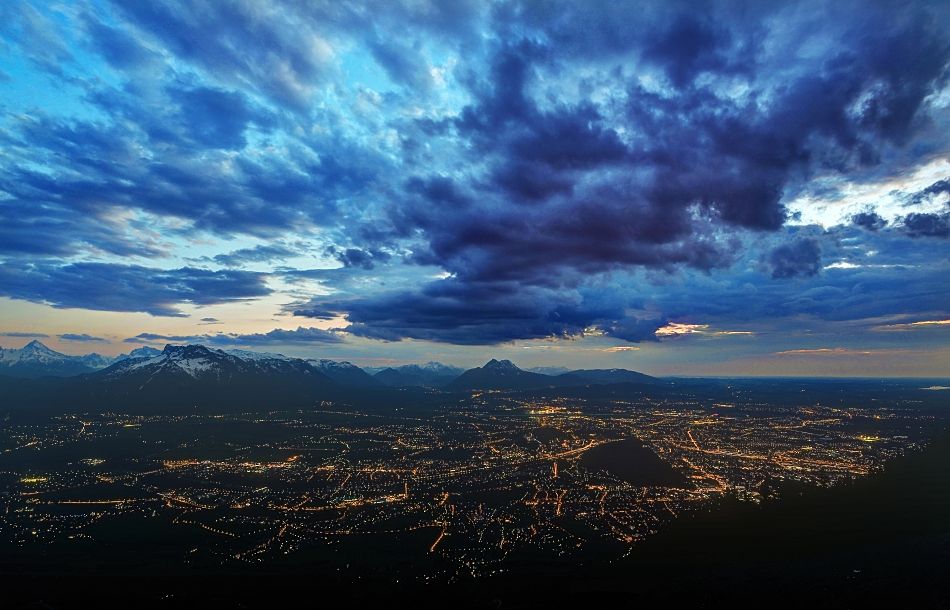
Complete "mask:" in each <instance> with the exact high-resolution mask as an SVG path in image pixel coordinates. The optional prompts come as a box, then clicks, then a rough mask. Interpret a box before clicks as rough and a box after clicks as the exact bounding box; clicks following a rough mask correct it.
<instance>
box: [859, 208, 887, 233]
mask: <svg viewBox="0 0 950 610" xmlns="http://www.w3.org/2000/svg"><path fill="white" fill-rule="evenodd" d="M851 222H852V223H853V224H854V225H856V226H859V227H861V228H863V229H867V230H868V231H880V230H881V229H883V228H884V227H885V226H886V225H887V221H886V220H885V219H884V218H882V217H881V216H880V215H879V214H877V213H876V212H874V211H870V210H869V211H867V212H858V213H857V214H855V215H854V216H852V217H851Z"/></svg>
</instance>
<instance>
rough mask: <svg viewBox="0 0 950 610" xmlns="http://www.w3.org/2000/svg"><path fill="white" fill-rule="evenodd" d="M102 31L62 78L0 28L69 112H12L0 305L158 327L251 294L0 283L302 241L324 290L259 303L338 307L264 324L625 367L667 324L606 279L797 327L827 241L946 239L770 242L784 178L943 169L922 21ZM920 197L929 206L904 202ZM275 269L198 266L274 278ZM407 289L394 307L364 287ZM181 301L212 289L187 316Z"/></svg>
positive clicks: (517, 10)
mask: <svg viewBox="0 0 950 610" xmlns="http://www.w3.org/2000/svg"><path fill="white" fill-rule="evenodd" d="M112 4H113V6H114V10H109V9H108V8H106V7H100V6H98V5H96V6H94V7H89V8H86V9H84V11H85V12H81V13H78V14H81V15H82V16H81V18H78V22H79V24H80V25H81V26H82V27H81V28H80V30H81V31H80V34H77V36H81V37H82V39H81V41H80V42H81V43H83V44H82V45H81V48H82V49H92V50H94V51H95V53H97V54H98V56H99V57H100V58H101V60H99V63H98V64H91V63H90V64H89V65H87V66H85V69H82V68H81V67H80V68H77V67H76V66H77V65H78V64H77V61H88V60H87V59H86V58H80V59H78V60H77V58H76V57H75V56H74V55H73V54H72V53H70V52H69V48H70V47H69V46H68V45H65V44H63V43H62V42H61V41H57V37H58V36H63V35H65V34H66V33H68V30H69V28H66V27H65V26H62V24H59V25H58V24H57V23H58V22H57V21H56V20H55V19H49V18H46V17H45V16H44V15H43V14H41V12H40V11H38V10H34V9H33V7H32V6H31V5H29V4H25V5H23V7H15V8H7V9H5V12H4V14H3V16H8V17H10V18H9V19H8V20H6V21H5V25H4V26H0V27H2V28H3V29H2V30H0V31H2V32H3V33H4V35H5V37H6V38H8V39H9V40H10V41H13V42H12V43H11V44H15V45H17V48H18V49H19V50H20V51H21V52H22V53H23V54H24V56H25V57H28V58H29V60H30V61H31V62H33V64H34V65H37V66H41V67H42V69H43V70H45V72H46V73H47V74H52V75H60V76H63V75H66V76H68V77H69V78H66V77H62V78H60V80H58V81H57V82H60V83H69V86H70V87H73V88H74V89H75V90H77V91H79V92H80V93H79V94H77V95H78V97H79V98H80V99H81V104H82V105H84V106H83V108H81V110H82V111H77V112H57V111H56V110H55V109H53V110H49V111H44V109H43V108H40V109H39V110H38V111H36V112H33V111H32V110H31V111H29V112H27V111H23V112H20V113H19V114H17V115H16V116H12V115H11V116H10V117H8V120H7V121H5V123H4V125H3V129H2V130H0V144H2V146H3V148H4V163H3V164H2V165H0V195H2V198H0V256H5V257H8V259H9V264H5V265H4V267H3V271H0V273H4V274H6V275H7V276H8V277H7V278H5V280H6V279H9V281H4V282H3V283H2V284H0V289H2V290H6V291H8V292H11V293H15V298H27V299H30V300H35V301H43V302H50V303H53V304H55V305H58V306H63V307H66V306H83V307H85V306H90V304H91V306H92V307H93V308H97V309H110V308H113V309H116V310H120V311H149V312H152V313H155V312H160V313H159V315H174V314H175V313H176V311H177V310H176V309H175V307H176V304H179V303H189V302H190V303H198V304H201V303H202V301H201V299H204V298H207V299H211V302H217V301H214V299H220V300H228V299H231V298H246V297H253V296H260V295H262V294H267V293H268V290H267V288H266V286H265V285H264V284H263V280H262V279H261V277H260V276H258V275H256V274H248V275H246V276H238V275H237V274H238V273H239V272H237V271H223V272H210V271H202V270H196V269H189V268H185V269H178V270H174V271H168V272H160V271H157V270H153V269H147V268H144V267H131V266H123V265H113V266H112V267H114V268H115V270H116V271H115V275H116V278H115V279H116V281H118V282H119V283H120V284H121V283H122V282H123V281H124V280H123V278H125V280H127V281H128V282H129V283H131V284H133V285H135V286H136V291H134V292H136V293H137V294H138V296H135V294H133V291H132V290H128V289H125V288H123V286H119V288H118V289H116V290H111V289H108V288H106V287H104V286H102V284H103V283H105V282H106V278H105V275H106V273H105V271H104V270H103V271H102V272H101V273H100V272H99V271H95V270H93V269H92V268H90V267H88V266H89V265H94V264H93V263H73V264H69V265H67V264H66V263H61V264H60V265H59V267H58V268H60V269H66V268H70V269H71V270H72V271H75V272H76V273H75V274H76V275H77V276H85V275H89V276H90V277H89V280H90V281H89V282H83V281H75V282H73V281H70V279H69V278H68V277H61V275H59V274H57V273H56V270H55V269H54V268H53V267H55V266H53V267H51V266H49V265H46V264H45V263H37V264H35V265H30V264H27V263H25V262H23V261H24V260H26V258H27V257H35V256H56V257H60V258H61V259H65V260H77V259H79V258H83V257H86V258H88V257H92V256H96V257H98V256H102V255H104V254H105V255H110V256H113V257H116V256H123V257H124V256H141V257H157V256H162V255H163V254H166V253H168V252H169V247H170V246H169V245H168V244H167V243H165V242H166V241H169V240H171V239H173V238H174V239H180V238H187V239H200V238H201V237H202V235H201V234H202V233H203V232H211V233H214V234H216V235H219V236H226V237H232V236H238V237H240V236H241V235H253V236H257V237H266V238H269V239H271V238H273V239H280V240H281V241H282V242H283V243H287V244H289V243H293V242H292V235H293V233H295V232H313V234H319V235H321V237H322V238H325V239H326V240H327V241H326V242H324V243H321V244H320V246H319V247H320V248H324V250H323V251H324V252H325V253H326V254H328V255H329V256H331V257H333V258H335V259H336V260H338V261H339V262H340V263H341V264H342V265H343V273H335V272H336V271H338V270H331V272H320V273H317V272H314V273H309V274H308V273H304V272H299V273H291V272H287V274H286V278H285V279H288V281H298V282H300V281H301V280H303V279H310V280H316V281H320V282H323V283H324V284H325V285H327V286H329V287H330V288H331V289H333V288H334V286H332V285H331V284H332V282H333V281H334V280H333V279H332V278H334V277H345V278H347V279H346V281H345V288H346V291H345V293H344V294H339V295H336V296H335V297H333V298H324V297H321V298H317V299H313V300H312V301H311V302H306V299H304V298H299V300H300V303H297V304H295V306H294V311H296V312H297V313H298V314H299V315H304V316H307V315H309V316H312V317H316V318H321V319H330V318H332V317H336V316H338V315H341V314H342V315H346V316H347V318H348V319H349V320H350V322H351V323H352V324H353V326H352V327H351V330H352V332H353V333H354V334H361V335H364V336H368V337H377V338H383V339H398V338H401V337H414V338H422V339H431V340H437V341H450V342H454V343H494V342H503V341H506V340H510V339H517V338H540V337H545V336H575V335H578V334H582V333H584V332H585V331H586V329H589V328H591V327H596V328H597V329H598V332H605V333H608V334H612V335H614V336H616V337H618V338H623V339H628V340H632V341H638V340H650V339H652V338H655V335H654V331H655V330H656V327H658V326H661V325H662V324H664V323H665V322H666V321H667V320H668V319H671V316H673V315H674V314H675V315H683V313H682V312H683V311H684V309H685V308H681V307H680V303H679V302H678V301H677V300H676V299H675V298H673V297H672V296H670V297H668V298H667V299H666V300H665V301H664V302H663V303H657V304H656V307H655V308H654V309H653V310H650V311H649V312H645V311H638V312H636V313H631V310H632V309H635V308H636V307H634V306H636V305H637V300H638V295H636V294H630V292H629V291H627V290H626V289H625V287H624V286H622V285H617V284H614V283H613V282H614V281H617V280H616V279H615V278H616V276H617V274H620V275H622V274H628V273H633V272H634V270H641V271H643V273H646V274H650V277H652V278H653V279H654V280H655V281H656V282H657V283H659V284H662V283H664V282H667V283H675V280H671V279H670V278H673V277H675V276H676V274H678V273H685V274H689V275H690V277H692V274H694V273H698V274H699V275H698V276H697V277H700V278H706V277H710V278H720V279H721V286H728V288H729V289H733V288H734V286H732V284H731V283H730V282H729V278H730V277H732V276H733V275H739V274H743V273H747V272H748V268H749V267H750V266H751V267H755V268H756V269H758V271H756V272H755V273H753V274H752V275H750V276H748V277H745V282H746V284H748V285H749V286H752V287H754V289H755V291H756V293H757V294H770V291H772V290H774V291H777V293H781V294H782V295H784V298H785V300H784V301H782V300H781V299H778V298H777V297H776V302H780V303H793V302H794V303H795V305H794V307H792V306H791V305H788V309H789V310H791V309H795V310H796V311H798V312H800V313H801V312H806V311H807V309H808V307H812V308H814V311H816V312H826V311H831V310H833V309H834V308H835V307H838V306H841V307H844V306H845V303H848V302H849V301H848V299H849V298H850V297H851V296H853V294H854V291H852V292H851V293H849V292H848V291H847V290H843V289H842V290H839V289H837V288H836V287H835V286H833V285H825V284H821V286H820V287H819V286H816V287H815V290H816V292H814V293H808V295H805V294H804V293H803V294H802V295H800V298H799V297H797V296H795V295H789V294H787V293H786V292H784V291H787V290H789V288H788V285H790V284H800V283H809V284H811V283H815V284H820V283H821V282H823V281H824V278H823V276H824V275H826V274H822V273H819V271H820V269H821V265H822V262H823V261H824V262H825V263H833V262H844V263H848V264H857V263H855V262H854V261H852V258H854V260H858V258H860V256H859V254H860V253H859V252H858V250H857V249H853V250H850V251H846V250H845V249H844V248H841V247H839V244H837V243H835V241H834V240H835V239H838V238H841V239H850V240H857V242H859V245H861V246H862V247H863V246H864V245H866V244H865V242H864V241H861V240H864V239H879V240H882V243H885V245H886V246H887V247H888V252H890V253H892V254H893V253H897V252H901V253H903V254H905V255H907V256H916V254H914V253H915V252H916V250H914V247H915V246H906V245H898V244H897V242H896V241H894V240H903V241H904V242H908V243H909V242H915V243H918V244H924V243H933V242H934V241H935V240H933V239H929V240H928V239H919V240H912V239H908V238H909V237H931V238H933V237H943V236H946V234H947V228H946V227H947V219H946V215H945V214H940V213H930V212H929V211H926V210H924V211H926V212H927V213H914V214H908V215H907V216H906V217H904V218H903V220H901V221H899V222H897V223H895V226H894V227H893V228H886V227H884V225H883V222H882V219H881V218H880V217H879V216H876V213H874V212H870V211H869V212H867V213H864V214H858V215H856V216H855V217H854V218H853V219H851V220H852V222H853V224H854V225H857V226H858V227H863V228H864V229H867V230H865V231H859V230H857V228H855V227H850V230H852V231H853V232H854V235H852V234H848V235H847V237H846V238H845V237H841V236H840V235H838V236H815V235H812V234H795V233H786V232H784V231H783V226H784V225H785V224H786V223H787V221H788V220H789V217H790V214H789V210H787V209H786V204H787V203H788V202H789V201H790V200H792V199H793V198H794V197H795V195H796V194H798V193H801V192H804V191H807V190H808V189H809V188H817V187H814V186H813V185H812V183H811V180H812V178H816V177H818V178H821V181H822V183H823V184H826V185H827V184H831V185H832V187H830V188H834V184H836V183H839V184H840V183H841V182H844V181H848V182H860V181H861V180H874V179H876V178H882V177H893V176H898V175H900V174H901V173H902V172H906V171H908V170H911V169H914V168H916V167H918V166H919V165H921V164H922V163H924V162H926V161H929V160H932V159H934V158H936V157H937V155H939V154H943V153H944V152H945V146H946V145H945V141H946V140H947V138H946V137H945V136H946V134H945V133H942V132H943V131H945V125H944V122H945V121H943V122H942V121H941V120H934V116H935V114H936V112H937V111H939V107H938V106H939V104H938V102H937V101H934V100H938V98H939V95H935V94H936V93H938V92H940V91H941V90H942V89H943V88H944V87H946V85H947V64H948V57H950V42H948V37H947V34H946V28H945V27H943V24H944V23H945V20H946V16H947V13H946V9H945V8H944V7H942V6H940V5H939V4H933V5H930V4H925V3H923V4H915V5H912V6H906V5H902V4H898V3H893V4H890V3H875V4H871V5H868V4H866V3H858V2H836V3H806V4H801V5H795V6H783V5H780V4H768V3H732V2H714V3H702V4H696V3H686V2H656V3H650V2H646V3H633V2H630V3H625V2H595V1H593V0H592V1H591V2H545V1H526V2H516V1H512V2H498V3H492V4H486V3H482V2H460V1H437V2H436V1H434V2H425V3H418V2H412V1H406V2H395V1H394V2H386V3H375V4H374V5H373V6H372V8H371V9H368V8H367V6H366V5H365V4H361V3H358V2H357V3H351V2H313V3H298V2H272V3H265V4H260V3H256V2H251V1H249V0H247V1H246V0H235V1H234V2H228V3H216V2H205V1H200V2H183V1H170V2H163V3H142V2H120V1H116V2H113V3H112ZM77 48H78V47H77ZM370 64H375V67H374V66H372V65H370ZM109 66H111V68H112V69H113V70H112V71H110V72H109V75H108V78H98V77H95V78H94V77H93V75H94V74H96V73H97V72H98V71H99V70H100V69H101V70H109ZM452 66H454V68H453V67H452ZM382 74H385V77H383V76H382ZM57 78H59V77H57ZM390 82H391V83H394V84H395V85H390ZM77 103H78V102H77ZM101 117H106V118H101ZM942 183H943V186H941V184H942ZM944 193H946V185H945V181H942V182H938V183H937V184H935V185H933V186H932V187H930V188H929V189H925V190H924V191H921V192H920V193H918V194H915V195H913V196H910V199H911V200H913V201H914V202H918V203H919V202H924V201H931V200H932V199H933V198H934V197H940V196H943V194H944ZM922 212H923V211H922ZM750 235H752V236H754V237H749V236H750ZM143 236H148V237H143ZM308 238H309V237H308ZM271 243H272V244H273V243H274V242H271ZM171 247H173V246H171ZM745 247H749V248H752V249H753V251H744V250H743V248H745ZM857 247H858V246H855V248H857ZM284 248H285V246H282V245H270V246H261V247H257V248H242V249H239V250H236V251H234V252H231V253H224V254H219V255H218V256H213V255H212V256H211V258H210V259H208V260H211V261H214V262H215V263H217V264H220V265H223V266H227V267H239V266H241V265H244V264H248V263H252V262H270V261H275V260H276V261H280V260H283V259H284V258H289V257H290V256H291V254H292V252H291V251H290V248H287V249H286V250H284ZM868 250H871V248H870V247H868ZM832 256H834V257H837V258H832ZM67 257H70V258H67ZM849 257H851V258H849ZM898 260H899V259H898ZM750 261H752V263H750ZM6 262H7V261H5V263H6ZM763 263H764V265H765V268H767V270H766V271H765V272H762V271H761V268H762V265H763ZM864 263H868V261H863V262H862V264H864ZM868 264H870V263H868ZM888 264H890V265H893V264H897V263H895V262H894V261H891V262H889V263H888ZM83 265H85V266H86V267H83ZM407 265H417V266H418V270H417V272H416V276H415V277H414V281H413V282H412V285H410V286H407V284H408V283H409V282H406V281H403V280H404V279H405V278H402V279H401V280H400V281H401V283H400V285H399V286H398V289H393V288H392V287H389V286H383V287H382V288H379V287H378V286H379V285H380V284H382V283H383V280H382V279H380V278H383V277H385V272H392V273H397V272H398V273H404V274H405V275H409V274H410V273H411V272H407V271H405V267H406V266H407ZM743 265H745V266H744V267H743ZM395 270H398V271H395ZM433 270H434V271H436V272H438V271H444V272H445V273H446V274H447V275H448V278H447V279H440V280H434V279H433V278H435V277H440V276H439V275H437V273H434V272H433ZM200 273H207V274H225V275H216V276H213V277H216V278H218V279H220V280H222V282H223V283H222V284H221V285H218V286H217V287H212V288H210V290H209V292H208V293H207V295H208V296H203V295H204V294H205V293H204V290H205V287H204V286H199V285H198V284H200V281H201V279H200V278H199V277H198V274H200ZM862 273H871V272H870V271H868V270H867V269H863V270H862ZM874 273H876V274H880V276H881V277H879V276H878V275H875V276H874V278H875V281H873V282H869V283H867V284H864V286H868V287H869V288H868V290H878V289H880V290H885V289H887V288H888V287H890V286H892V284H888V283H887V282H886V281H883V279H881V278H882V277H883V276H885V275H886V274H887V273H896V272H894V271H886V270H885V268H883V267H881V268H879V270H878V271H876V272H874ZM163 274H165V275H163ZM168 274H172V275H173V276H174V275H175V274H179V275H178V276H176V277H167V275H168ZM835 274H836V276H837V275H838V272H837V271H836V272H835ZM792 277H794V278H796V281H795V282H784V281H781V280H784V279H788V278H792ZM914 277H917V276H914ZM921 277H922V276H921ZM83 279H85V277H83ZM878 280H880V281H878ZM338 281H339V280H338ZM342 283H343V282H342V281H341V284H342ZM87 284H88V285H87ZM225 284H226V285H227V286H228V287H227V288H225V287H224V285H225ZM746 284H743V286H744V285H746ZM297 285H298V286H302V285H303V284H302V282H300V283H298V284H297ZM338 287H339V286H337V288H338ZM905 288H906V287H905ZM642 289H643V290H644V291H645V292H650V291H651V290H652V287H650V286H644V287H642ZM680 289H681V290H683V291H684V294H685V293H689V294H691V295H692V296H693V297H694V298H698V299H699V300H703V297H702V295H695V294H692V293H690V292H689V290H688V289H687V288H685V287H681V288H680ZM855 290H857V289H856V288H855ZM216 291H218V292H219V294H216ZM592 295H601V296H599V297H595V296H592ZM297 298H298V297H297V296H296V295H295V299H297ZM136 299H138V304H136V303H135V301H136ZM879 302H890V303H892V305H893V306H895V307H896V306H897V305H896V304H894V303H893V302H891V301H889V300H888V299H881V300H879ZM730 305H735V304H734V303H730ZM696 307H697V308H698V309H701V308H702V307H703V304H697V305H696ZM763 315H766V316H767V315H768V314H767V313H764V314H763Z"/></svg>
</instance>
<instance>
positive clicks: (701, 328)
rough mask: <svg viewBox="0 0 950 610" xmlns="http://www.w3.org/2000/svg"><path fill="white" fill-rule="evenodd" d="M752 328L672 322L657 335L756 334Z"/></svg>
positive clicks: (709, 335) (658, 330)
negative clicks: (720, 327)
mask: <svg viewBox="0 0 950 610" xmlns="http://www.w3.org/2000/svg"><path fill="white" fill-rule="evenodd" d="M754 334H755V333H753V332H752V331H750V330H716V329H712V328H710V327H709V324H685V323H680V322H670V323H668V324H667V325H666V326H662V327H660V328H658V329H657V330H656V336H657V337H684V336H687V335H703V336H706V337H727V336H731V335H754Z"/></svg>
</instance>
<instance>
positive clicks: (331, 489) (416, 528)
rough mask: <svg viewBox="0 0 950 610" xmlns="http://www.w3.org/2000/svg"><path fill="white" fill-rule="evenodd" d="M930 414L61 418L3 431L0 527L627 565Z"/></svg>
mask: <svg viewBox="0 0 950 610" xmlns="http://www.w3.org/2000/svg"><path fill="white" fill-rule="evenodd" d="M934 419H935V418H934V417H933V416H927V415H923V414H920V413H918V412H914V411H909V410H907V409H906V408H903V409H901V408H888V407H887V406H875V407H873V408H860V407H845V408H841V407H822V406H798V407H774V406H770V405H767V404H761V403H749V402H742V401H741V400H740V401H737V402H734V403H709V402H708V401H704V400H701V399H695V400H693V401H682V402H679V401H676V400H671V399H669V398H662V399H658V400H651V399H650V398H644V399H643V400H640V401H613V400H606V401H605V400H583V399H575V398H561V397H552V398H551V399H550V400H546V401H536V400H529V399H524V398H519V397H512V396H510V395H506V394H505V393H498V392H476V393H473V394H472V395H471V396H470V397H468V398H462V399H460V400H459V402H458V404H446V405H443V406H441V407H439V408H437V409H435V410H434V411H431V412H418V413H412V412H411V411H410V410H403V411H401V412H399V413H393V414H380V413H373V412H357V411H352V410H349V411H348V410H345V409H343V408H342V406H341V405H336V404H323V405H320V406H319V408H314V409H313V410H309V411H304V410H300V411H294V412H269V413H246V414H217V415H214V414H208V415H205V414H189V415H168V416H162V415H152V416H122V415H118V414H111V415H110V414H101V415H93V414H82V415H68V416H53V417H51V418H50V419H49V420H47V421H43V422H42V423H31V424H28V425H27V424H23V425H12V424H10V423H9V422H8V423H6V424H5V425H4V426H3V428H2V433H3V439H4V444H3V447H2V453H0V477H2V479H0V480H2V482H3V488H4V489H5V490H6V491H4V494H3V496H0V501H2V504H0V523H2V527H0V531H2V532H3V537H4V541H3V542H4V544H5V545H8V546H10V545H12V546H13V547H17V546H21V547H30V546H37V545H42V546H53V547H57V548H59V547H69V546H75V547H76V548H80V549H96V548H101V549H108V548H109V545H110V544H112V543H114V542H115V539H116V537H119V538H121V537H124V536H126V535H127V534H126V533H125V532H126V530H128V529H130V528H131V529H132V530H133V531H135V532H137V534H136V535H138V536H143V537H144V540H145V541H151V542H148V544H149V545H151V544H153V543H159V541H161V540H163V539H164V540H165V542H163V543H162V544H168V542H167V541H168V540H174V541H175V545H176V546H175V547H174V548H173V549H172V551H173V554H174V555H175V556H177V557H178V558H179V559H180V560H181V561H182V562H185V563H190V564H195V565H214V564H220V565H233V564H257V563H260V564H266V563H268V562H278V563H279V562H282V561H287V560H293V559H294V558H297V557H306V558H307V560H308V561H314V560H317V559H319V561H322V562H327V563H329V564H336V565H337V567H342V566H347V565H349V564H355V563H360V562H367V561H369V562H377V563H379V564H380V565H394V566H399V565H401V564H404V565H405V566H409V565H410V564H411V566H412V569H411V570H410V571H408V573H405V574H400V572H399V570H398V569H397V570H395V571H394V573H393V577H394V578H400V577H401V578H412V579H417V580H419V581H420V582H427V581H430V580H442V581H449V582H451V581H452V580H453V579H457V578H459V577H461V576H467V577H480V576H488V575H492V574H496V573H501V572H504V571H505V570H506V569H508V565H509V563H512V562H515V563H517V562H520V561H530V560H532V559H540V560H576V561H584V562H590V561H611V560H613V559H616V558H618V557H621V556H623V555H624V554H626V553H628V552H629V551H630V549H631V548H633V547H634V546H635V545H636V543H637V542H638V541H640V540H642V539H644V538H646V537H648V536H650V535H651V534H654V533H655V532H657V531H658V530H660V529H662V528H663V527H664V526H665V525H666V524H668V523H669V522H671V521H672V520H675V519H676V518H677V517H678V516H679V515H680V514H681V513H687V514H688V513H690V512H691V511H697V510H700V509H702V508H704V507H706V506H707V505H709V504H710V502H711V501H712V500H714V499H716V498H718V497H722V496H726V495H729V496H734V497H737V498H739V499H741V500H742V501H745V502H750V503H759V502H761V501H762V500H763V498H768V497H771V496H775V495H777V494H779V489H780V484H781V483H785V482H795V483H800V484H805V485H808V486H818V487H822V486H825V487H826V486H833V485H836V484H839V483H842V482H847V481H851V480H853V479H855V478H859V477H864V476H866V475H869V474H871V473H873V472H875V471H877V470H879V469H880V468H881V467H882V466H883V465H884V464H885V463H887V461H888V460H890V459H892V458H893V457H895V456H898V455H901V454H903V453H905V452H908V451H914V450H915V449H917V448H919V446H920V445H921V444H923V443H925V442H926V440H927V438H928V433H929V432H930V431H931V430H932V429H933V427H934ZM153 538H154V540H152V539H153ZM366 548H372V549H374V555H373V556H372V557H369V558H367V556H366V554H365V549H366Z"/></svg>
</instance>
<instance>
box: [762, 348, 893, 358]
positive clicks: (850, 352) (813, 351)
mask: <svg viewBox="0 0 950 610" xmlns="http://www.w3.org/2000/svg"><path fill="white" fill-rule="evenodd" d="M906 351H907V350H902V349H851V348H847V347H818V348H805V349H788V350H784V351H781V352H775V355H776V356H875V355H883V354H899V353H903V352H906Z"/></svg>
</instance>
